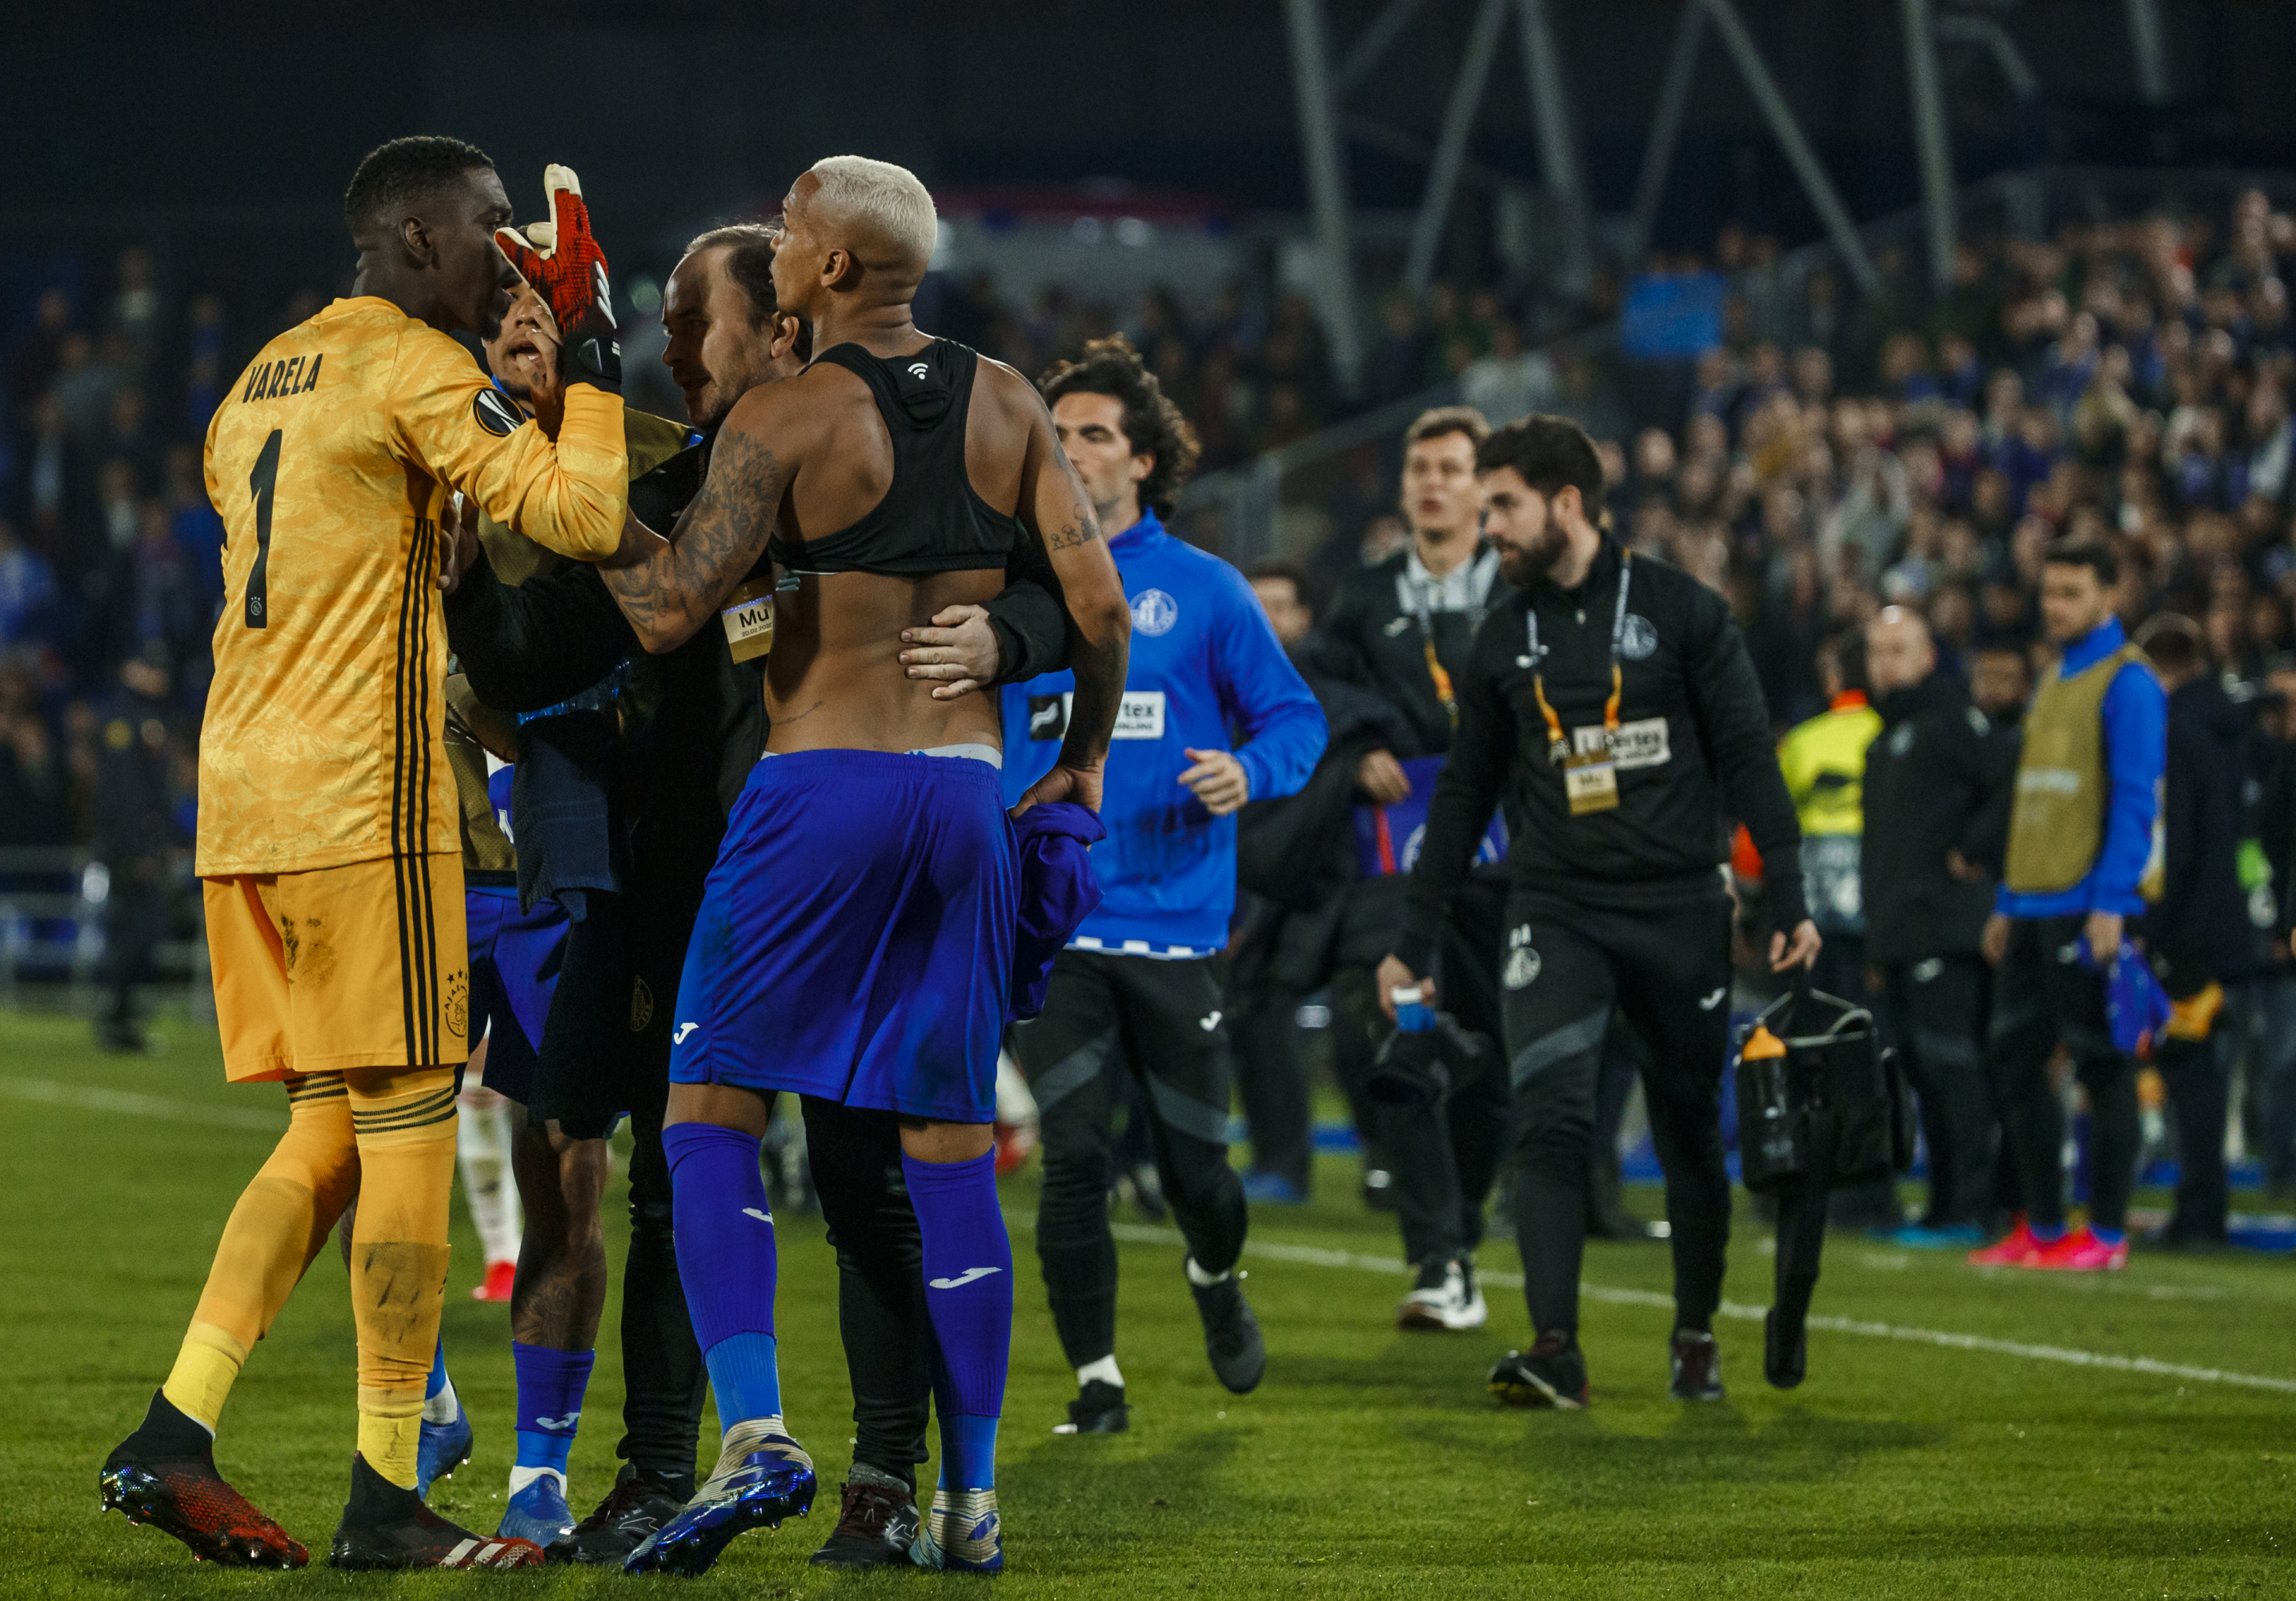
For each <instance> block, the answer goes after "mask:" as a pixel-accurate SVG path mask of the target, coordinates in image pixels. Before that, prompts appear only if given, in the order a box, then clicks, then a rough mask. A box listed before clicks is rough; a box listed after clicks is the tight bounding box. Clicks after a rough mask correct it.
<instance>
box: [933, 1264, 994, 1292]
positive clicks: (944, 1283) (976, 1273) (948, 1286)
mask: <svg viewBox="0 0 2296 1601" xmlns="http://www.w3.org/2000/svg"><path fill="white" fill-rule="evenodd" d="M1004 1271H1005V1269H1004V1268H966V1269H965V1270H964V1272H962V1273H960V1274H958V1275H957V1276H956V1277H955V1278H930V1279H927V1280H926V1281H925V1282H926V1283H927V1284H929V1285H932V1287H933V1288H934V1289H936V1290H962V1289H963V1288H964V1286H965V1285H969V1284H971V1283H972V1281H973V1280H974V1279H976V1278H986V1277H988V1276H989V1275H990V1274H992V1273H1002V1272H1004Z"/></svg>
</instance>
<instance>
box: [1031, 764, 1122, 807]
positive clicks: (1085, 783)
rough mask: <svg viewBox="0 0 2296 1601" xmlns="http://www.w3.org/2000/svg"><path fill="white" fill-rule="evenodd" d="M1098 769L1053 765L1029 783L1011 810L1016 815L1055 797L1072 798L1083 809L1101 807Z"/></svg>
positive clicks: (1099, 773)
mask: <svg viewBox="0 0 2296 1601" xmlns="http://www.w3.org/2000/svg"><path fill="white" fill-rule="evenodd" d="M1100 781H1101V772H1100V769H1099V768H1096V767H1094V768H1071V767H1055V768H1053V770H1052V771H1051V772H1049V773H1047V774H1046V775H1045V776H1043V777H1042V778H1039V779H1037V782H1036V783H1034V784H1030V785H1029V792H1028V793H1026V794H1024V795H1022V796H1021V804H1020V805H1018V806H1016V807H1014V808H1013V814H1012V815H1013V816H1014V817H1019V816H1020V815H1021V813H1022V812H1024V811H1026V810H1028V809H1029V808H1030V807H1032V806H1042V805H1045V804H1046V803H1047V802H1050V801H1074V802H1076V804H1078V806H1081V807H1083V808H1084V809H1086V810H1087V811H1091V812H1095V813H1097V812H1098V811H1099V810H1100Z"/></svg>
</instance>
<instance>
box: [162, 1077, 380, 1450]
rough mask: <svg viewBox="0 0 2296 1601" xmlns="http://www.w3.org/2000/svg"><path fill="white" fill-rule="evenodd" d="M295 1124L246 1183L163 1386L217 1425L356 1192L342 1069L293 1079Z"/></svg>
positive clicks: (179, 1401)
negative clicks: (255, 1351)
mask: <svg viewBox="0 0 2296 1601" xmlns="http://www.w3.org/2000/svg"><path fill="white" fill-rule="evenodd" d="M287 1098H288V1107H289V1111H288V1119H287V1132H286V1133H285V1134H283V1135H282V1136H280V1138H279V1144H278V1145H277V1146H276V1147H275V1149H274V1150H273V1151H272V1153H271V1156H270V1160H268V1161H266V1162H265V1163H264V1164H263V1167H262V1170H261V1171H259V1172H258V1173H257V1174H256V1175H255V1178H253V1179H252V1180H251V1181H250V1183H249V1184H248V1186H247V1188H246V1189H245V1190H243V1191H242V1192H241V1194H240V1197H239V1204H238V1205H236V1206H234V1207H233V1208H232V1211H231V1220H230V1221H229V1222H227V1223H225V1225H224V1230H223V1238H222V1239H221V1240H220V1241H219V1242H217V1245H216V1254H215V1265H214V1266H213V1267H211V1268H209V1269H208V1282H207V1287H206V1288H205V1289H204V1290H202V1291H201V1293H200V1304H199V1307H198V1310H195V1311H193V1314H192V1325H191V1327H190V1328H189V1329H187V1330H186V1331H185V1332H184V1345H183V1349H182V1351H179V1352H178V1353H177V1354H176V1366H175V1367H174V1369H173V1370H172V1371H171V1372H170V1373H169V1374H168V1382H167V1383H165V1384H163V1385H161V1386H160V1391H161V1392H162V1393H163V1394H165V1395H166V1396H167V1398H168V1400H170V1401H172V1402H173V1403H174V1404H175V1405H176V1407H177V1408H179V1409H181V1410H182V1411H184V1412H185V1413H187V1414H189V1415H190V1416H193V1417H196V1418H198V1419H199V1420H200V1421H201V1423H203V1424H206V1425H207V1426H208V1428H209V1431H210V1432H212V1431H213V1430H214V1428H215V1426H216V1424H217V1420H218V1419H220V1418H221V1417H222V1416H223V1404H224V1401H225V1398H226V1397H228V1396H229V1395H230V1394H231V1386H232V1383H233V1381H234V1380H235V1379H237V1378H238V1377H239V1370H240V1368H241V1367H242V1366H243V1365H244V1364H245V1363H246V1361H247V1353H248V1351H249V1350H250V1348H252V1347H253V1345H254V1344H255V1342H257V1341H258V1340H260V1339H261V1338H263V1334H264V1331H265V1330H266V1329H268V1328H269V1327H270V1326H271V1323H272V1319H274V1318H276V1317H278V1316H279V1309H280V1308H282V1307H283V1306H285V1305H286V1304H287V1297H288V1295H289V1294H290V1293H292V1291H293V1290H294V1288H295V1285H296V1282H297V1281H298V1280H299V1279H300V1278H301V1277H303V1270H304V1269H305V1268H307V1267H309V1266H310V1265H311V1259H312V1258H313V1257H315V1256H316V1255H317V1254H318V1252H319V1248H320V1247H321V1246H322V1245H324V1244H326V1243H327V1234H328V1231H329V1230H331V1229H332V1228H333V1227H334V1226H335V1219H337V1218H339V1217H340V1216H341V1215H342V1210H343V1207H344V1206H345V1205H346V1204H347V1203H348V1202H349V1200H350V1198H351V1196H352V1195H356V1194H357V1192H358V1181H359V1161H358V1149H357V1145H356V1144H355V1143H354V1141H353V1138H352V1134H351V1115H350V1102H349V1099H348V1096H347V1095H346V1093H345V1091H344V1088H343V1081H342V1078H341V1075H340V1074H337V1073H314V1074H310V1075H308V1076H307V1077H303V1078H299V1079H291V1080H288V1081H287Z"/></svg>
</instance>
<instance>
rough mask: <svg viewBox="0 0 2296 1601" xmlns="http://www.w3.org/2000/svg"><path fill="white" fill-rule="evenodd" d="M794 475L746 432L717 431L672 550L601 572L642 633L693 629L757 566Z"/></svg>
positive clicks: (698, 626) (633, 623)
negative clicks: (705, 475)
mask: <svg viewBox="0 0 2296 1601" xmlns="http://www.w3.org/2000/svg"><path fill="white" fill-rule="evenodd" d="M788 482H789V474H788V472H787V471H786V470H785V469H784V468H783V465H782V462H781V459H780V458H779V457H778V456H775V454H774V453H773V452H772V451H771V450H769V449H767V447H766V446H765V445H764V444H763V443H762V442H761V441H760V440H758V439H757V438H756V437H755V436H753V435H750V434H746V433H728V434H722V435H720V436H719V438H718V440H717V445H716V446H715V447H713V448H712V450H711V452H710V457H709V477H708V478H707V479H706V480H703V482H702V485H701V494H699V495H697V496H695V497H694V498H693V505H690V506H688V507H686V509H685V515H684V516H682V517H680V518H679V519H678V520H677V529H676V532H675V533H673V534H672V535H671V537H670V538H671V543H670V545H669V547H668V549H667V550H663V551H660V552H658V553H657V554H655V555H654V556H653V557H652V560H650V561H646V562H640V563H638V564H637V565H635V566H633V567H625V568H621V569H619V570H617V571H609V572H605V573H603V574H602V575H601V576H602V577H603V578H604V579H605V581H606V587H607V589H608V590H610V591H611V593H612V594H613V596H614V598H615V600H616V601H618V602H619V603H620V605H621V608H622V613H623V615H624V616H626V617H627V618H628V619H629V620H630V624H631V626H632V627H633V628H636V629H637V631H638V632H639V633H640V634H641V635H650V634H652V633H653V632H654V631H655V630H656V629H670V630H676V631H678V632H680V633H681V634H691V633H692V632H693V630H694V629H696V628H700V627H701V624H702V623H703V622H705V621H707V620H709V613H710V612H712V611H713V610H715V609H716V607H717V605H718V603H720V602H722V601H723V600H724V599H725V597H726V592H727V591H728V590H730V589H731V588H732V587H734V585H735V584H737V583H739V582H740V581H741V580H742V578H743V577H744V576H745V575H746V574H747V573H748V572H749V571H750V569H752V568H753V567H755V566H756V565H757V561H758V556H759V555H760V554H763V552H764V550H765V548H766V542H767V539H768V538H771V537H772V534H773V529H774V519H775V516H776V515H778V514H779V513H780V511H781V504H782V491H783V489H785V488H786V487H787V486H788Z"/></svg>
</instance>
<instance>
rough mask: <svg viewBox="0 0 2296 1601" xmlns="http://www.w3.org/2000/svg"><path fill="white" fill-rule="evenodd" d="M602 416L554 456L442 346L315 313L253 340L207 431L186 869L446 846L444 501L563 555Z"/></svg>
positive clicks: (374, 317) (367, 321)
mask: <svg viewBox="0 0 2296 1601" xmlns="http://www.w3.org/2000/svg"><path fill="white" fill-rule="evenodd" d="M207 480H208V497H209V499H211V500H212V501H214V503H215V506H216V510H217V512H218V513H221V514H222V516H223V521H224V526H225V530H226V538H225V545H224V553H223V570H224V588H225V595H224V607H223V615H222V616H221V617H219V618H218V619H217V621H216V630H215V679H214V682H213V684H212V685H211V686H209V691H208V705H207V716H206V718H205V721H204V723H203V724H202V726H201V733H200V795H199V839H198V851H197V871H198V872H199V873H200V874H201V876H203V877H211V878H212V877H224V876H228V875H232V874H266V873H299V872H306V871H308V870H310V869H313V868H318V867H332V866H341V865H343V864H345V863H348V862H357V861H366V860H370V859H373V858H376V857H383V856H400V855H415V854H421V853H424V852H431V851H439V852H453V851H456V850H459V849H460V848H461V830H460V818H461V812H460V809H459V808H458V806H457V805H456V802H455V780H454V775H453V772H452V770H451V768H450V767H449V765H448V763H447V752H446V746H445V743H444V740H443V735H444V732H445V727H446V699H445V692H444V684H445V679H446V674H447V626H446V613H445V609H444V607H443V605H442V603H441V601H442V597H441V595H440V593H439V587H438V583H437V579H438V575H439V560H440V557H441V555H442V554H444V553H443V552H442V550H441V548H440V541H439V513H440V510H441V508H442V507H443V506H444V505H445V503H446V498H447V494H448V493H449V492H450V491H451V490H455V489H459V490H461V491H462V492H463V494H464V495H466V496H468V497H471V499H473V500H475V501H477V502H478V504H479V505H480V508H482V509H483V510H484V511H485V512H486V513H487V514H488V516H490V517H492V518H494V519H495V520H496V521H499V522H502V523H504V524H507V525H509V526H510V527H512V528H515V529H517V530H520V531H521V533H524V534H525V535H527V536H528V537H529V538H531V539H533V540H535V541H536V542H537V543H538V544H541V545H543V546H547V547H548V548H550V549H552V550H554V551H557V552H559V553H560V554H565V555H570V556H576V557H596V556H600V555H604V554H609V553H611V551H613V550H614V549H615V547H616V546H618V545H619V542H620V538H621V531H622V519H623V509H624V502H625V496H626V493H627V461H626V456H625V449H624V445H623V437H622V402H621V398H620V397H619V396H616V395H608V394H605V393H603V392H602V391H600V390H596V389H594V388H592V387H590V386H588V385H578V386H576V387H575V388H573V389H571V390H569V391H568V392H567V395H566V415H565V421H564V423H562V426H561V427H560V430H559V437H558V439H557V441H556V443H554V444H553V442H552V441H551V439H549V438H548V437H546V436H545V434H544V433H543V431H541V429H540V428H538V427H537V426H536V425H535V424H534V423H532V422H529V421H525V420H523V419H522V418H521V416H520V415H519V413H518V411H517V410H516V409H515V408H514V407H512V406H509V405H508V404H506V403H505V402H504V399H503V398H502V396H501V395H500V394H499V393H498V392H497V391H496V390H495V388H494V386H493V384H492V383H491V382H489V381H488V377H487V375H486V374H485V373H484V372H483V371H481V370H480V367H479V366H478V365H477V364H476V363H475V362H474V361H473V360H472V359H471V356H470V354H469V352H467V351H466V350H464V349H463V347H462V346H460V345H458V344H456V343H455V341H454V340H452V339H450V338H449V337H447V335H446V334H444V333H439V331H438V330H437V329H434V328H431V327H430V326H428V325H427V324H422V323H419V322H417V321H415V320H414V318H412V317H409V316H406V314H405V313H404V312H402V311H400V310H399V309H398V308H397V307H396V306H393V305H392V304H390V302H389V301H388V300H378V299H374V298H373V297H366V296H362V297H360V298H358V299H356V300H337V301H335V302H334V303H333V304H332V305H331V306H329V307H328V308H326V309H325V310H324V311H322V312H320V313H319V314H318V315H317V316H315V317H313V318H311V320H310V321H308V322H307V323H304V324H301V325H300V326H299V327H295V328H291V329H290V330H288V331H287V332H286V333H283V334H281V335H280V336H279V337H278V338H276V339H275V340H273V341H271V342H270V343H269V344H267V345H266V346H265V347H264V348H263V350H262V352H261V354H259V355H258V357H256V358H255V361H254V364H253V365H251V366H250V367H249V368H248V369H247V371H246V372H245V373H243V374H241V375H240V378H239V380H238V382H236V383H235V384H234V386H233V388H232V390H231V392H230V393H229V394H228V395H227V396H226V397H225V399H224V402H223V404H222V405H221V406H219V407H217V411H216V415H215V420H214V421H213V422H212V423H209V426H208V439H207Z"/></svg>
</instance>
